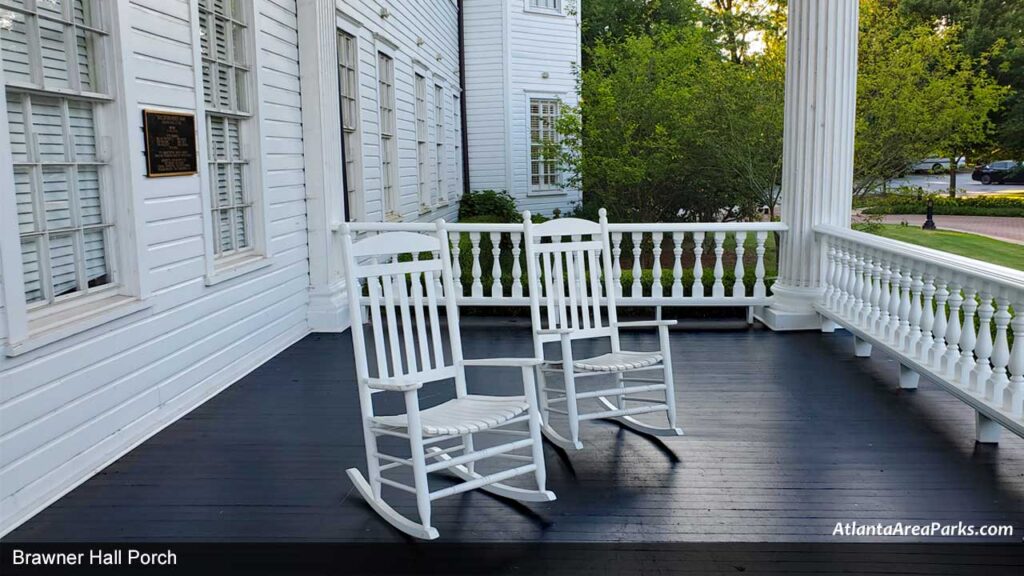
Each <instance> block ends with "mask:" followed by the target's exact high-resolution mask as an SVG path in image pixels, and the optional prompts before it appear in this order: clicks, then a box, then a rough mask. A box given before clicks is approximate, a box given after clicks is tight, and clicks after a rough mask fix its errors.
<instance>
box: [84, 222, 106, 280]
mask: <svg viewBox="0 0 1024 576" xmlns="http://www.w3.org/2000/svg"><path fill="white" fill-rule="evenodd" d="M84 242H85V280H86V282H87V283H88V286H89V287H90V288H93V287H96V286H102V285H104V284H109V283H110V276H109V275H108V274H107V250H106V239H105V238H104V236H103V230H86V231H85V235H84Z"/></svg>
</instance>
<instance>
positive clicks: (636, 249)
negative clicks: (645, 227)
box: [630, 232, 644, 298]
mask: <svg viewBox="0 0 1024 576" xmlns="http://www.w3.org/2000/svg"><path fill="white" fill-rule="evenodd" d="M630 237H631V238H632V239H633V284H632V285H631V286H630V296H632V297H633V298H640V297H641V296H643V295H644V284H643V281H642V280H643V278H642V276H643V273H644V271H643V269H642V268H641V267H640V250H641V249H642V248H643V240H644V233H643V232H633V234H632V235H631V236H630Z"/></svg>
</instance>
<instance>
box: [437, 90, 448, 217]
mask: <svg viewBox="0 0 1024 576" xmlns="http://www.w3.org/2000/svg"><path fill="white" fill-rule="evenodd" d="M444 168H445V161H444V88H442V87H441V86H439V85H437V84H435V85H434V177H435V178H436V180H437V182H436V190H437V199H438V201H439V202H448V190H446V189H445V187H444Z"/></svg>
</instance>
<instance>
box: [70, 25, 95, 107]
mask: <svg viewBox="0 0 1024 576" xmlns="http://www.w3.org/2000/svg"><path fill="white" fill-rule="evenodd" d="M75 42H76V43H77V45H78V80H79V82H80V83H81V89H82V90H83V91H86V92H99V86H97V83H96V75H95V74H94V66H93V61H94V60H93V55H94V47H95V46H96V44H97V42H98V38H97V35H96V34H95V33H93V32H89V31H87V30H82V29H81V28H76V29H75Z"/></svg>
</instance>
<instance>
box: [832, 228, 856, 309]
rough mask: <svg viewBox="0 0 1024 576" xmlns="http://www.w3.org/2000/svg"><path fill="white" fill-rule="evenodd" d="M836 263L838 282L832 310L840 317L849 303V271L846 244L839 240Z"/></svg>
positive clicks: (848, 251) (848, 255)
mask: <svg viewBox="0 0 1024 576" xmlns="http://www.w3.org/2000/svg"><path fill="white" fill-rule="evenodd" d="M837 250H838V254H837V255H836V261H837V262H838V263H839V282H837V283H836V297H835V305H834V306H833V309H834V310H835V311H836V313H837V314H839V315H840V316H843V315H845V312H846V306H847V304H848V303H849V301H850V290H849V288H850V278H851V276H852V274H853V272H852V270H851V261H850V250H849V247H848V246H847V244H846V242H844V241H842V240H840V241H839V244H838V246H837Z"/></svg>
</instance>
